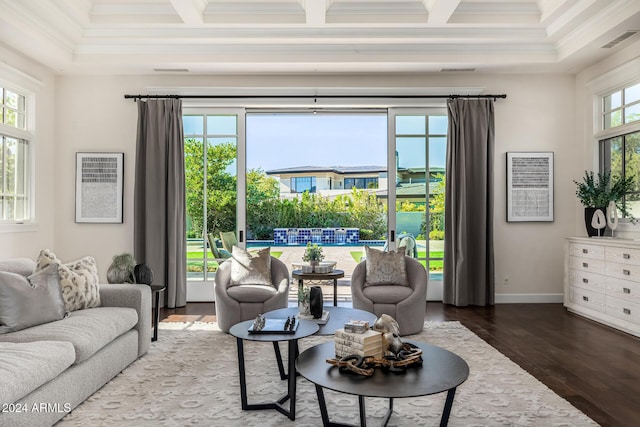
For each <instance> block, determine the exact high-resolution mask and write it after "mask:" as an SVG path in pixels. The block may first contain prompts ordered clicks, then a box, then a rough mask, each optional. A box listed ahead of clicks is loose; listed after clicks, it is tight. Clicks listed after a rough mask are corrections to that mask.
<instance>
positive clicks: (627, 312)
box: [622, 308, 631, 314]
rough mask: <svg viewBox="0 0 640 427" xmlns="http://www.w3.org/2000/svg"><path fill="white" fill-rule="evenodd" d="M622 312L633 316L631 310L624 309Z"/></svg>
mask: <svg viewBox="0 0 640 427" xmlns="http://www.w3.org/2000/svg"><path fill="white" fill-rule="evenodd" d="M622 312H623V313H624V314H631V310H629V309H628V308H623V309H622Z"/></svg>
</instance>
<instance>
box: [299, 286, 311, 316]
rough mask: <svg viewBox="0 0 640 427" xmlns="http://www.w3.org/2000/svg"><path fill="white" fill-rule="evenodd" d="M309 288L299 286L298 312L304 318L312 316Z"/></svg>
mask: <svg viewBox="0 0 640 427" xmlns="http://www.w3.org/2000/svg"><path fill="white" fill-rule="evenodd" d="M309 292H310V291H309V287H308V286H303V285H300V284H299V285H298V312H299V313H300V314H301V315H302V316H311V306H310V305H309Z"/></svg>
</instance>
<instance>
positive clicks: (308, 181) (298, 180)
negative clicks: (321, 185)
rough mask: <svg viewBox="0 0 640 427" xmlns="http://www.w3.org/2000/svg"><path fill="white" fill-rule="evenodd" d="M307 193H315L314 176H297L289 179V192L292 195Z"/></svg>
mask: <svg viewBox="0 0 640 427" xmlns="http://www.w3.org/2000/svg"><path fill="white" fill-rule="evenodd" d="M305 191H308V192H309V193H315V192H316V177H315V176H298V177H293V178H291V192H292V193H304V192H305Z"/></svg>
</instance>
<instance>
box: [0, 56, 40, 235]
mask: <svg viewBox="0 0 640 427" xmlns="http://www.w3.org/2000/svg"><path fill="white" fill-rule="evenodd" d="M42 85H43V84H42V82H41V81H39V80H37V79H35V78H33V77H31V76H28V75H26V74H24V73H22V72H21V71H18V70H15V69H13V68H12V67H10V66H8V65H6V64H0V86H1V87H3V88H4V89H8V90H10V91H12V92H15V93H17V94H19V95H22V96H24V97H25V103H26V107H25V129H19V128H16V127H13V126H8V125H5V124H4V123H0V134H2V135H4V136H7V137H11V138H16V139H21V140H25V141H27V146H28V148H27V149H28V159H27V167H26V171H25V173H26V177H25V179H26V182H25V188H26V194H25V197H26V199H27V201H26V210H27V213H28V214H27V215H26V217H25V218H22V219H18V220H16V219H11V220H3V219H0V232H16V231H34V230H35V229H36V227H35V226H36V225H37V224H36V209H35V208H36V203H35V194H36V192H35V183H36V176H35V170H36V168H35V158H36V154H35V153H36V126H35V123H36V120H35V116H36V114H35V112H36V94H35V90H36V89H37V88H38V87H41V86H42ZM27 87H30V88H33V89H32V90H30V89H27Z"/></svg>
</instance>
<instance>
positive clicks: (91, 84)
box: [0, 74, 584, 301]
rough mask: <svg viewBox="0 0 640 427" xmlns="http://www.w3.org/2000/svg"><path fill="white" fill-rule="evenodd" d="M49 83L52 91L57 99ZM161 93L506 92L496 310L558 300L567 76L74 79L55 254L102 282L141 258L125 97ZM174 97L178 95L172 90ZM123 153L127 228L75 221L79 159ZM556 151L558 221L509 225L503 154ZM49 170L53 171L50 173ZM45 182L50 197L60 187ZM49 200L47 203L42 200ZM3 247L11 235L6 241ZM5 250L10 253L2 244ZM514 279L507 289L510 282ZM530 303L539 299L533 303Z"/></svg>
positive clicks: (64, 88) (501, 115)
mask: <svg viewBox="0 0 640 427" xmlns="http://www.w3.org/2000/svg"><path fill="white" fill-rule="evenodd" d="M51 84H53V83H52V82H51V81H48V82H47V87H46V90H47V91H52V90H53V89H52V88H51V86H50V85H51ZM162 87H168V88H176V87H199V88H212V87H217V88H225V87H227V88H236V87H241V88H242V87H244V88H278V87H282V88H290V87H297V88H306V87H310V88H325V87H326V88H354V87H355V88H375V87H379V88H393V87H398V88H403V87H418V88H423V87H448V88H451V87H467V88H468V87H478V88H484V90H485V93H496V94H498V93H506V94H507V95H508V98H507V99H505V100H498V101H497V102H496V143H495V182H494V184H495V220H494V223H495V247H496V251H495V255H496V292H497V294H498V295H497V300H498V301H530V300H538V301H548V300H553V301H560V300H561V294H562V279H563V260H562V257H563V253H562V251H563V238H564V237H566V236H571V235H575V233H576V229H577V227H576V224H575V222H576V215H575V213H576V205H575V195H574V191H575V190H574V185H573V183H572V179H574V178H575V177H577V176H580V175H581V171H582V170H583V169H584V167H583V165H582V162H576V159H575V157H576V151H577V150H581V149H582V141H581V140H578V138H577V137H576V129H575V123H576V115H575V111H576V106H575V100H576V94H575V87H576V86H575V79H574V77H573V76H564V75H473V74H458V75H449V76H445V75H441V74H433V75H429V74H426V75H373V74H370V75H342V76H341V75H317V76H137V77H124V76H107V77H104V76H67V77H59V78H57V80H56V82H55V93H56V95H57V96H56V100H55V104H53V105H49V110H48V111H47V113H48V114H52V115H55V120H56V126H55V142H56V150H55V155H52V154H53V152H51V151H46V152H45V154H43V156H46V157H47V158H48V159H50V160H51V161H52V162H53V161H54V162H55V175H54V179H55V209H53V203H51V206H52V209H51V212H53V211H55V223H54V228H55V241H54V245H53V247H52V249H53V250H54V251H55V252H56V253H57V254H58V255H59V256H60V257H61V258H63V259H74V258H76V257H80V256H82V255H86V254H91V255H93V256H94V257H95V258H96V260H97V262H98V266H99V269H100V276H101V278H102V279H103V280H104V278H105V277H106V269H107V267H108V265H109V264H110V262H111V257H112V256H113V255H114V254H119V253H122V252H132V250H133V237H132V236H133V219H132V217H133V185H134V182H133V172H134V161H135V138H136V120H137V109H136V104H135V103H134V102H133V101H131V100H125V99H124V98H123V95H124V94H125V93H130V94H135V93H145V92H147V91H148V90H151V89H157V88H162ZM169 92H171V90H169ZM103 150H104V151H121V152H124V153H125V177H124V182H125V200H124V224H116V225H114V224H76V223H75V222H74V170H75V153H76V152H78V151H103ZM507 151H553V152H554V153H555V164H556V168H555V221H554V222H551V223H507V222H506V220H505V209H506V208H505V197H506V195H505V193H506V190H505V175H506V172H505V169H506V165H505V153H506V152H507ZM47 166H50V165H47ZM44 170H45V171H47V172H49V178H45V179H43V177H42V173H43V172H42V171H39V175H38V176H39V178H38V179H39V181H45V182H47V186H48V189H49V190H53V189H54V186H53V185H52V184H50V182H48V181H47V179H50V177H51V170H53V169H47V168H45V169H44ZM40 197H42V198H44V200H45V201H46V200H48V198H49V197H50V196H49V195H45V194H42V193H39V198H40ZM2 238H3V240H4V238H5V236H4V235H3V237H2ZM34 238H36V240H38V241H37V242H36V243H34V244H32V245H31V246H30V247H28V248H25V247H21V246H20V245H18V244H17V242H18V240H19V239H18V237H16V236H11V239H12V247H11V249H0V251H2V252H0V255H2V257H7V256H15V255H26V256H34V255H33V254H34V253H35V249H33V248H40V247H41V246H47V245H50V243H51V236H50V235H47V234H38V235H35V236H34ZM3 246H4V245H3ZM504 277H508V278H509V281H508V284H506V285H505V284H503V278H504ZM532 295H534V296H533V297H532Z"/></svg>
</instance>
